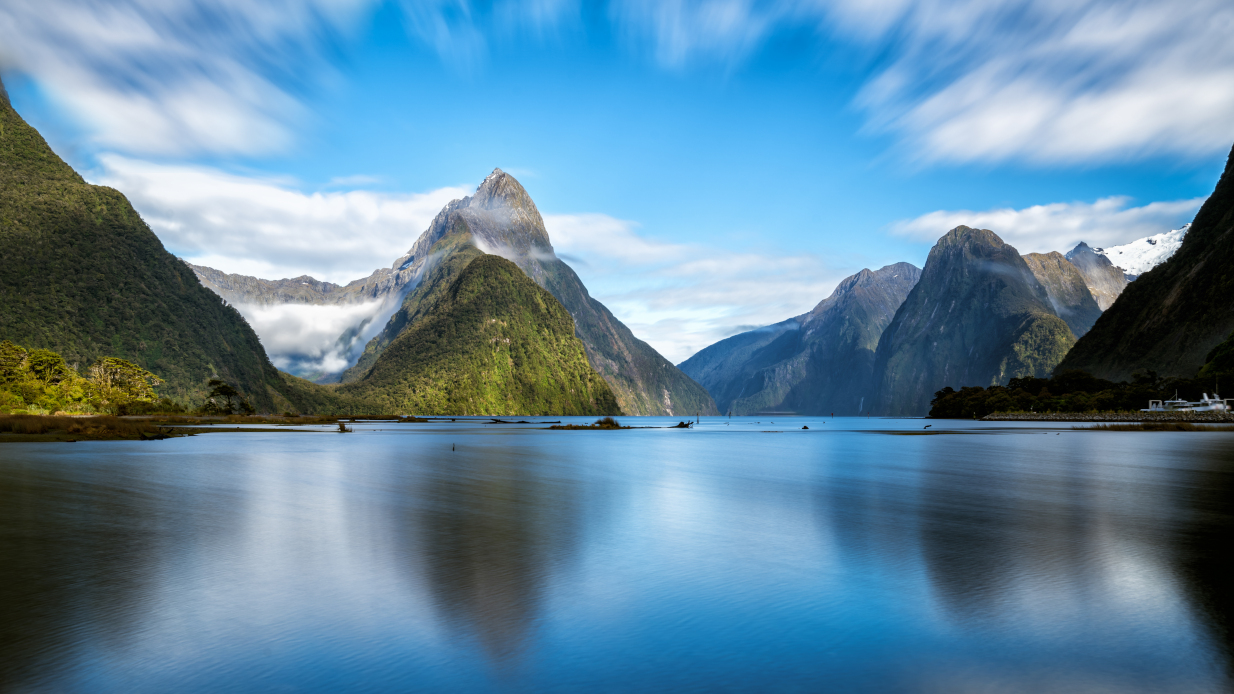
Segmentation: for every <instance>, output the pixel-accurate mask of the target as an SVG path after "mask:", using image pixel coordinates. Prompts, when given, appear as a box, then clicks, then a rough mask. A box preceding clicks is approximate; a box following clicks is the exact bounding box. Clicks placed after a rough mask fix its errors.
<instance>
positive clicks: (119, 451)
mask: <svg viewBox="0 0 1234 694" xmlns="http://www.w3.org/2000/svg"><path fill="white" fill-rule="evenodd" d="M626 421H627V422H631V423H633V422H639V423H655V424H658V423H664V422H667V420H642V421H639V420H635V419H634V418H627V420H626ZM725 421H726V420H714V422H711V423H709V422H706V421H705V422H704V423H703V425H702V426H701V427H700V428H698V429H695V430H689V431H675V430H642V431H623V432H547V431H535V430H530V429H528V428H527V427H525V426H518V425H510V426H493V425H489V426H485V425H481V424H479V423H477V422H464V421H459V422H454V423H451V422H442V423H431V424H418V425H395V424H373V425H357V427H356V429H357V431H356V432H355V433H353V434H349V435H340V434H335V433H325V432H319V433H287V432H280V433H269V434H266V433H253V434H211V435H206V436H197V437H193V438H188V439H177V440H169V441H161V442H82V443H75V444H68V443H63V444H15V445H13V444H10V445H4V446H3V447H2V448H0V689H3V690H4V691H14V692H219V691H237V692H245V691H253V692H263V691H273V692H337V691H374V692H406V691H442V692H460V691H461V692H470V691H474V692H486V691H498V692H507V691H508V692H520V691H535V692H542V691H559V692H630V691H639V692H688V691H699V692H798V691H800V692H821V691H828V692H830V691H834V692H940V693H952V692H1223V691H1229V690H1230V689H1231V683H1232V681H1234V680H1232V679H1231V673H1232V672H1234V669H1232V668H1234V665H1232V663H1234V661H1232V653H1234V641H1232V640H1231V631H1230V629H1231V627H1232V626H1234V612H1232V609H1231V607H1232V602H1231V586H1232V585H1234V580H1232V572H1231V566H1232V564H1231V560H1230V556H1231V551H1232V549H1234V542H1232V541H1234V514H1232V509H1234V476H1232V475H1231V472H1232V471H1234V432H1231V433H1155V432H1154V433H1113V432H1073V431H1071V430H1070V429H1069V428H1068V429H1040V428H1033V427H1019V428H1017V427H1015V426H1011V427H991V426H989V425H985V426H979V425H973V424H967V423H958V424H957V423H945V424H935V425H934V428H933V429H932V430H935V431H936V430H939V429H943V430H952V431H958V432H964V433H952V434H944V435H936V436H904V435H894V434H893V433H888V432H889V431H891V430H899V431H903V432H906V433H908V432H911V433H919V432H921V431H922V428H921V427H922V426H923V425H924V423H923V422H920V421H914V420H877V419H875V420H859V419H854V420H837V421H829V422H827V423H823V421H822V420H817V419H806V418H796V419H781V420H776V424H774V425H773V424H771V423H770V421H769V420H767V419H763V420H758V419H754V420H747V419H736V418H734V420H732V424H731V425H726V423H725ZM802 425H808V426H809V427H810V430H809V431H802V430H801V429H800V427H801V426H802ZM878 430H882V431H878ZM1043 431H1044V432H1047V433H1043ZM1059 431H1061V433H1059V434H1056V433H1055V432H1059ZM764 432H775V433H764ZM452 445H453V446H454V447H455V450H454V451H451V446H452Z"/></svg>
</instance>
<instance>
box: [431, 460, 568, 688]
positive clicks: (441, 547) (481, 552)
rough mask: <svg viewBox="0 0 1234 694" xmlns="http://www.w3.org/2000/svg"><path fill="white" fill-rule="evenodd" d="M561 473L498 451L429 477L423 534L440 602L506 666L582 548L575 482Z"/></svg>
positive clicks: (444, 463)
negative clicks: (557, 576) (560, 573)
mask: <svg viewBox="0 0 1234 694" xmlns="http://www.w3.org/2000/svg"><path fill="white" fill-rule="evenodd" d="M554 470H555V468H554V467H553V466H551V465H548V464H544V463H542V462H541V461H538V460H536V459H534V458H533V457H531V456H527V455H525V454H520V453H518V452H515V451H511V450H508V449H501V448H495V447H494V448H481V449H474V448H473V449H472V450H471V452H469V453H468V454H460V455H457V456H454V457H451V458H445V459H442V460H439V461H438V463H437V465H436V469H433V470H432V471H431V472H430V473H429V474H430V479H429V482H428V485H427V489H426V492H425V493H426V498H427V503H425V504H424V505H423V506H422V507H421V509H420V517H419V519H418V526H419V528H420V534H421V537H422V538H423V546H424V550H423V551H424V560H425V561H426V562H427V570H428V576H429V579H430V585H431V587H432V590H433V593H434V596H435V598H436V601H437V603H438V605H439V606H440V607H441V608H442V609H443V610H444V612H445V615H446V617H447V618H448V620H449V621H450V622H451V623H452V625H453V626H455V627H459V628H462V629H464V630H466V631H469V632H471V633H473V634H474V635H475V636H476V638H477V639H478V640H479V642H480V643H481V644H482V646H483V648H484V651H485V653H486V654H487V655H488V657H489V658H490V660H491V661H492V662H493V663H494V664H496V665H497V666H499V667H500V668H507V667H512V666H514V665H515V664H516V662H517V660H518V657H519V656H520V654H521V653H522V652H523V650H524V649H525V647H526V643H527V641H528V639H529V638H530V636H531V632H532V629H533V625H534V624H535V621H536V618H537V614H538V611H539V609H540V603H541V601H542V600H543V598H544V591H545V588H546V584H547V583H548V582H549V581H550V579H551V577H552V574H553V572H554V570H555V568H557V567H560V566H561V565H562V564H563V563H564V562H566V561H568V559H569V558H570V557H571V556H572V554H573V553H574V551H575V548H576V543H577V539H578V538H577V530H576V529H577V527H578V525H579V522H580V521H579V515H580V514H579V507H578V490H577V483H576V482H575V481H573V480H572V479H570V478H568V477H564V476H560V475H555V474H554ZM558 472H560V470H558Z"/></svg>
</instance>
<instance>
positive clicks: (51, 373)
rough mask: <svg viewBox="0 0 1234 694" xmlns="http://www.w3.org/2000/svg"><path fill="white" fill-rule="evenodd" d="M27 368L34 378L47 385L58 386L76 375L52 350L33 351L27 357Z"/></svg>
mask: <svg viewBox="0 0 1234 694" xmlns="http://www.w3.org/2000/svg"><path fill="white" fill-rule="evenodd" d="M26 368H28V369H29V370H30V372H31V373H32V374H34V377H35V378H37V379H38V380H40V381H42V382H43V383H45V384H47V385H49V386H50V385H56V384H57V383H60V382H61V381H63V380H65V379H69V378H71V377H72V376H75V375H76V374H73V373H72V370H71V369H69V365H68V364H65V363H64V357H62V356H60V355H59V354H56V353H55V352H53V351H51V350H50V349H32V350H30V353H29V355H27V357H26Z"/></svg>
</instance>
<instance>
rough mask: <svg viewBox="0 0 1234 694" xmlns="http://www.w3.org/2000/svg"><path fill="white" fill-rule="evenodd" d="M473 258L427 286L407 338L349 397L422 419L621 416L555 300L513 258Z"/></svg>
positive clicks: (393, 345)
mask: <svg viewBox="0 0 1234 694" xmlns="http://www.w3.org/2000/svg"><path fill="white" fill-rule="evenodd" d="M466 253H467V254H468V255H473V257H472V259H471V260H470V262H467V263H466V265H465V267H464V268H463V269H462V270H461V271H459V272H457V273H456V274H454V275H453V277H452V278H451V277H450V276H449V275H448V274H447V273H444V272H443V273H440V274H439V275H438V279H439V280H440V283H439V284H436V285H434V286H429V285H430V284H431V283H430V282H426V284H425V285H424V286H422V287H421V289H425V290H426V291H425V292H424V293H423V294H422V295H421V296H420V297H419V298H418V299H417V300H416V302H414V303H415V305H414V306H412V307H411V308H410V316H409V318H411V320H410V322H408V323H407V324H406V327H405V329H403V330H402V331H401V332H400V333H399V334H398V335H397V337H395V338H394V339H393V340H392V341H391V342H390V343H389V344H388V345H387V346H386V347H385V348H384V349H383V350H382V351H381V353H380V354H379V355H378V356H377V357H376V358H375V359H374V361H373V365H372V367H371V368H370V369H369V370H368V372H367V373H366V374H365V375H364V376H363V378H361V379H360V380H359V381H353V382H351V383H347V384H345V385H343V386H341V387H339V392H340V393H342V394H344V395H349V396H355V397H359V398H362V399H364V400H368V401H374V402H377V403H379V404H380V405H381V406H382V407H383V408H384V409H385V410H387V411H398V412H410V413H418V414H491V415H516V414H560V415H593V414H619V409H618V406H617V400H616V398H614V396H613V392H612V390H611V389H610V388H609V386H608V383H607V382H605V380H604V379H603V378H602V377H601V376H600V375H599V374H598V373H596V371H595V370H594V369H592V368H591V365H590V364H589V363H588V361H587V355H586V353H585V352H584V350H583V345H582V342H580V341H579V339H578V338H577V337H575V335H574V321H573V320H572V319H571V318H570V314H569V313H568V312H567V311H566V310H565V309H564V308H563V307H562V306H561V304H560V303H559V302H558V301H557V300H556V299H554V298H553V295H552V294H550V293H549V292H547V291H545V290H544V289H542V288H541V287H539V286H538V285H536V283H535V282H533V281H531V279H530V278H528V277H527V275H526V274H524V272H523V271H522V270H521V269H519V267H518V266H517V265H515V264H514V263H512V262H510V261H508V260H505V259H504V258H501V257H499V256H495V255H484V254H480V253H479V252H478V251H475V250H474V249H468V250H467V251H466ZM462 255H463V254H456V255H455V256H454V259H455V260H456V262H461V260H462ZM417 291H419V290H417Z"/></svg>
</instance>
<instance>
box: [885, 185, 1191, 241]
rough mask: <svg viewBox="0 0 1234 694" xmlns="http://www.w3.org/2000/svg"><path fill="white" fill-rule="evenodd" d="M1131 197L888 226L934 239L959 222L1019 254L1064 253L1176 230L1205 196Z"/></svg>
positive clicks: (931, 216)
mask: <svg viewBox="0 0 1234 694" xmlns="http://www.w3.org/2000/svg"><path fill="white" fill-rule="evenodd" d="M1131 202H1132V200H1131V198H1128V197H1109V198H1102V199H1100V200H1097V201H1096V202H1056V203H1051V204H1048V205H1033V206H1031V207H1025V208H1023V209H1019V210H1016V209H1012V208H1001V209H994V210H983V211H973V210H938V211H936V212H930V213H928V214H924V215H921V216H920V217H917V218H915V219H906V220H902V221H899V222H896V223H894V224H892V226H891V231H892V233H894V234H898V235H901V236H907V237H910V238H913V239H916V240H919V241H925V242H930V243H933V242H935V241H937V240H938V238H939V237H941V236H943V235H944V234H946V233H947V232H948V231H950V230H951V229H954V228H955V227H957V226H960V225H965V226H970V227H975V228H978V229H989V230H991V231H993V232H994V233H996V234H998V235H999V237H1000V238H1002V239H1003V240H1004V241H1006V242H1007V243H1009V244H1011V245H1012V246H1015V248H1016V250H1018V251H1020V253H1048V252H1050V251H1059V252H1064V253H1065V252H1067V251H1069V250H1071V249H1072V248H1074V247H1075V245H1076V244H1077V243H1079V242H1080V241H1084V242H1085V243H1087V244H1088V245H1090V246H1097V247H1101V246H1113V245H1117V244H1122V243H1127V242H1128V241H1133V240H1135V239H1138V238H1143V237H1145V236H1151V235H1153V234H1160V233H1162V232H1164V231H1169V230H1170V229H1177V228H1179V227H1181V226H1182V225H1183V224H1185V223H1187V222H1189V221H1191V219H1192V218H1193V217H1194V216H1195V213H1196V212H1197V211H1198V210H1199V209H1200V205H1202V204H1204V198H1195V199H1192V200H1171V201H1167V202H1152V203H1149V204H1147V205H1141V206H1139V207H1133V206H1132V205H1131Z"/></svg>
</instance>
